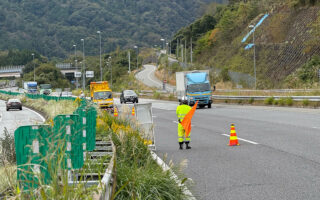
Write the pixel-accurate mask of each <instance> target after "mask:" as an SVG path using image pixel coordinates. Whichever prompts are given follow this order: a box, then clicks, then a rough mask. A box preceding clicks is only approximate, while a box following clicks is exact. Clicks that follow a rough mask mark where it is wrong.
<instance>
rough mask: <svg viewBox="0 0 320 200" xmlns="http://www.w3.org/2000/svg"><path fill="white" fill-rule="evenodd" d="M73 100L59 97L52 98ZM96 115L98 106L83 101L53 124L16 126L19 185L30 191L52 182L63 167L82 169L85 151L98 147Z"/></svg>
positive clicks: (39, 96)
mask: <svg viewBox="0 0 320 200" xmlns="http://www.w3.org/2000/svg"><path fill="white" fill-rule="evenodd" d="M0 92H2V93H4V92H3V91H0ZM5 94H10V93H9V92H8V93H5ZM26 96H27V97H29V98H32V99H38V98H42V97H43V95H36V94H32V95H31V94H27V95H26ZM74 99H75V98H72V97H65V98H63V97H58V98H57V99H52V100H74ZM46 100H49V99H46ZM96 118H97V111H96V109H95V107H93V106H92V105H91V104H90V103H89V102H87V101H86V100H81V101H80V103H79V107H78V108H77V110H75V111H74V113H72V114H70V115H57V116H56V117H55V118H54V119H53V124H51V125H30V126H20V127H19V128H17V129H16V131H15V133H14V137H15V148H16V157H17V168H18V169H17V180H18V183H19V187H20V188H22V189H23V190H24V191H28V190H29V189H34V188H37V187H38V185H39V184H40V183H42V184H49V183H50V181H51V180H52V177H53V176H57V175H58V174H57V173H58V171H59V170H60V169H65V170H75V169H80V168H82V167H83V165H84V160H85V157H86V156H85V155H86V153H87V152H89V151H93V150H94V149H95V147H96Z"/></svg>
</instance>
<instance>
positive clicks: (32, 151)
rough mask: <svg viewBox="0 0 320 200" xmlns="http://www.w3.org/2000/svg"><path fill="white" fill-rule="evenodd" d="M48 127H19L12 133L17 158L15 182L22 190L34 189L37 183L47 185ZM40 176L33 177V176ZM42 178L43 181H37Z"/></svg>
mask: <svg viewBox="0 0 320 200" xmlns="http://www.w3.org/2000/svg"><path fill="white" fill-rule="evenodd" d="M51 132H52V131H51V127H50V126H49V125H34V126H20V127H19V128H18V129H17V130H16V131H15V133H14V137H15V148H16V157H17V166H18V170H17V180H18V182H19V185H20V187H21V188H23V189H24V190H27V189H29V188H36V187H37V186H38V184H39V181H42V182H44V183H47V180H49V173H48V171H47V169H48V164H47V163H46V159H45V158H46V157H47V155H48V154H47V149H49V148H50V147H49V144H50V140H51ZM38 173H39V174H40V173H41V174H42V176H35V174H38ZM38 177H42V178H43V180H39V179H38Z"/></svg>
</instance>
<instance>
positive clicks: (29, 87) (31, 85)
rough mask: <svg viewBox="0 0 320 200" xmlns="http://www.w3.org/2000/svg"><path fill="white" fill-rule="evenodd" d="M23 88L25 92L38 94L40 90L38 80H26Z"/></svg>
mask: <svg viewBox="0 0 320 200" xmlns="http://www.w3.org/2000/svg"><path fill="white" fill-rule="evenodd" d="M23 89H24V91H25V93H30V94H36V93H37V91H38V84H37V82H24V83H23Z"/></svg>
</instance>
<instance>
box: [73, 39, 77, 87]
mask: <svg viewBox="0 0 320 200" xmlns="http://www.w3.org/2000/svg"><path fill="white" fill-rule="evenodd" d="M73 47H74V65H75V67H76V72H78V67H77V45H76V44H74V45H73ZM75 78H76V88H77V89H78V77H75Z"/></svg>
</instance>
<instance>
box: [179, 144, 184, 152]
mask: <svg viewBox="0 0 320 200" xmlns="http://www.w3.org/2000/svg"><path fill="white" fill-rule="evenodd" d="M179 145H180V147H179V149H180V150H181V149H183V142H179Z"/></svg>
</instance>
